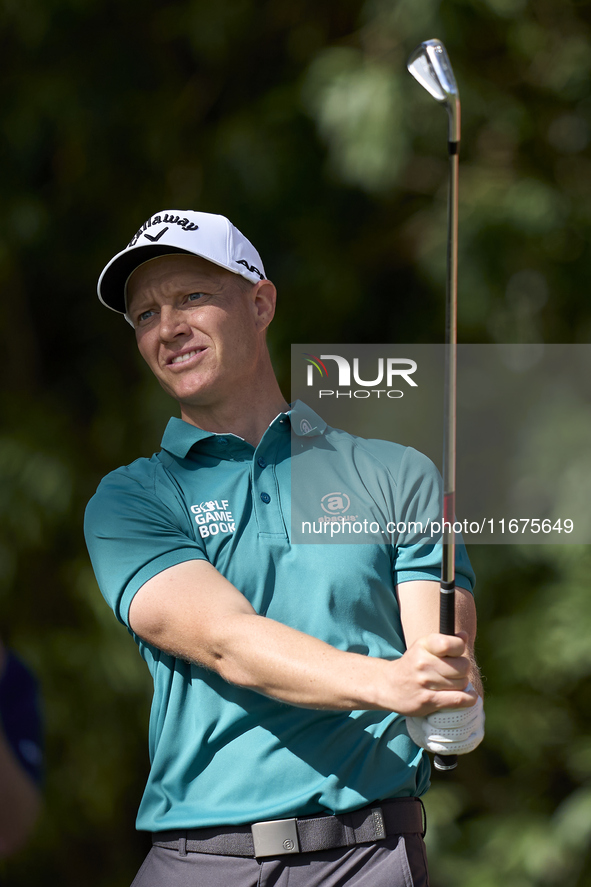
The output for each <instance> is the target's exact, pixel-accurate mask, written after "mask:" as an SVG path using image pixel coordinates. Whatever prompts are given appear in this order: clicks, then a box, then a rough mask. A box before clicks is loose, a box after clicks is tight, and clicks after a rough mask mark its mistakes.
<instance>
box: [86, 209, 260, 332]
mask: <svg viewBox="0 0 591 887" xmlns="http://www.w3.org/2000/svg"><path fill="white" fill-rule="evenodd" d="M174 253H187V254H189V255H192V256H201V257H202V258H203V259H207V261H208V262H213V263H214V265H219V266H220V268H226V269H227V270H228V271H232V272H233V273H234V274H240V276H241V277H245V278H246V279H247V280H250V281H251V283H258V281H259V280H264V279H265V269H264V268H263V263H262V261H261V257H260V256H259V254H258V252H257V251H256V249H255V248H254V246H253V245H252V243H250V241H249V240H247V239H246V237H245V236H244V235H243V234H241V233H240V231H239V230H238V228H235V227H234V225H233V224H232V223H231V222H230V221H229V220H228V219H226V218H225V216H218V215H213V214H212V213H201V212H194V211H193V210H188V211H187V210H178V209H167V210H165V211H163V212H159V213H155V214H154V215H153V216H151V218H149V219H148V221H147V222H144V224H143V225H142V227H141V228H140V229H139V231H138V232H137V233H136V234H134V236H133V237H132V239H131V240H130V242H129V243H128V245H127V246H126V247H125V249H124V250H122V251H121V252H120V253H117V255H116V256H115V257H114V258H112V259H111V261H110V262H109V263H108V264H107V265H106V266H105V267H104V268H103V272H102V274H101V276H100V277H99V282H98V287H97V289H98V297H99V299H100V300H101V302H102V303H103V305H106V306H107V308H111V309H112V310H113V311H118V312H119V313H120V314H125V312H126V306H125V296H126V287H127V281H128V280H129V278H130V277H131V275H132V274H133V272H134V271H135V269H136V268H138V267H139V266H140V265H143V263H144V262H148V261H149V260H150V259H154V258H156V257H157V256H167V255H172V254H174Z"/></svg>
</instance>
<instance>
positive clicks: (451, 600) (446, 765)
mask: <svg viewBox="0 0 591 887" xmlns="http://www.w3.org/2000/svg"><path fill="white" fill-rule="evenodd" d="M439 631H440V632H441V634H455V633H456V595H455V582H442V583H441V591H440V597H439ZM433 763H434V764H435V769H436V770H455V768H456V767H457V766H458V756H457V755H435V759H434V762H433Z"/></svg>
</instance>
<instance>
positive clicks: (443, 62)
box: [407, 40, 460, 770]
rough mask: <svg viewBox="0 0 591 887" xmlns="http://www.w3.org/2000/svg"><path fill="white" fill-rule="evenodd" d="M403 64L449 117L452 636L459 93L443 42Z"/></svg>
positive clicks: (449, 763)
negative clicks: (445, 109) (445, 110)
mask: <svg viewBox="0 0 591 887" xmlns="http://www.w3.org/2000/svg"><path fill="white" fill-rule="evenodd" d="M407 68H408V70H409V71H410V73H411V74H412V75H413V77H414V78H415V80H417V81H418V82H419V83H420V84H421V86H422V87H423V88H424V89H426V90H427V92H428V93H430V95H432V96H433V98H434V99H436V100H437V101H438V102H440V103H441V104H442V105H445V107H446V108H447V113H448V118H449V130H448V153H449V197H448V215H447V226H448V227H447V286H446V304H445V369H444V410H443V537H442V558H441V592H440V609H439V620H440V625H439V630H440V632H441V633H442V634H455V534H454V531H453V524H454V521H455V496H456V494H455V490H456V375H457V284H458V165H459V164H458V161H459V145H460V96H459V93H458V87H457V85H456V81H455V77H454V74H453V71H452V68H451V65H450V63H449V58H448V55H447V52H446V50H445V46H444V45H443V43H442V42H441V40H426V41H425V42H424V43H421V44H420V46H418V47H417V48H416V49H415V51H414V52H413V54H412V55H411V57H410V58H409V60H408V63H407ZM434 763H435V767H436V769H437V770H453V769H454V768H455V767H456V766H457V763H458V759H457V755H435V760H434Z"/></svg>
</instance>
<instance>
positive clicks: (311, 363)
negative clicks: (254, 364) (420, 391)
mask: <svg viewBox="0 0 591 887" xmlns="http://www.w3.org/2000/svg"><path fill="white" fill-rule="evenodd" d="M303 356H304V359H305V361H306V364H307V366H306V386H307V387H308V388H316V389H317V391H318V398H319V399H322V398H326V397H336V398H338V397H348V398H353V397H355V398H358V399H366V398H370V397H377V398H380V397H382V396H383V397H389V398H391V399H394V400H396V399H398V398H400V397H404V390H405V389H406V386H410V387H411V388H417V387H418V383H417V382H415V380H414V379H413V378H412V376H413V373H415V372H416V370H417V362H416V361H415V360H411V359H410V358H407V357H386V358H384V357H379V358H378V359H377V365H376V364H375V363H374V364H373V366H372V367H371V368H370V367H368V366H367V361H365V364H364V369H363V373H364V374H366V373H370V374H371V375H375V378H369V379H367V378H361V373H362V370H361V369H360V359H359V358H358V357H354V358H353V360H352V361H350V360H348V359H347V358H346V357H343V356H342V355H340V354H320V355H315V354H310V353H308V352H303ZM329 361H330V362H331V363H328V366H327V362H329ZM334 364H336V366H334ZM351 377H352V378H353V382H351ZM319 384H320V385H322V386H323V387H322V388H318V385H319ZM329 385H330V386H331V387H329ZM397 385H404V389H403V388H398V387H395V386H397ZM357 386H358V387H357ZM380 386H383V387H380Z"/></svg>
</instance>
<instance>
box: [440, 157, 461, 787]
mask: <svg viewBox="0 0 591 887" xmlns="http://www.w3.org/2000/svg"><path fill="white" fill-rule="evenodd" d="M458 150H459V143H458V142H450V143H449V171H450V175H449V197H448V214H447V215H448V236H447V291H446V309H445V371H444V390H445V394H444V412H443V538H442V555H441V590H440V603H439V631H440V632H441V634H455V548H456V545H455V533H454V529H453V527H454V521H455V519H456V518H455V512H456V509H455V500H456V492H455V491H456V391H457V341H458V337H457V326H458V323H457V320H458V317H457V315H458V308H457V289H458V170H459V154H458ZM457 763H458V759H457V755H435V767H436V768H437V769H438V770H453V769H454V768H455V767H456V766H457Z"/></svg>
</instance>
